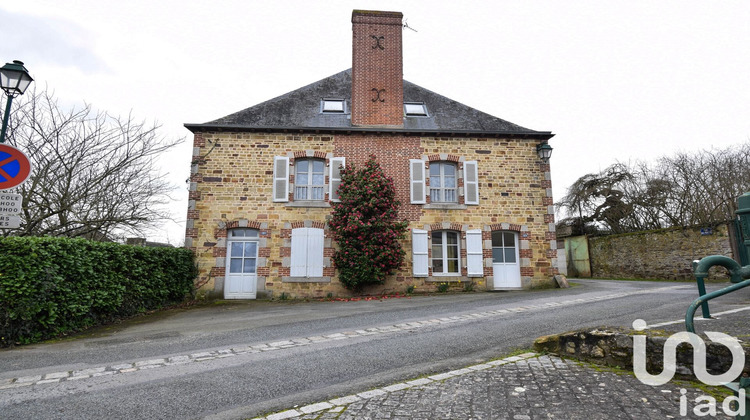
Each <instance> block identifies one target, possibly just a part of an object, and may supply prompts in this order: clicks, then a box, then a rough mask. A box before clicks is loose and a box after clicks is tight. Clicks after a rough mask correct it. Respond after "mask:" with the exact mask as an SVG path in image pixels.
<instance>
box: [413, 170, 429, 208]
mask: <svg viewBox="0 0 750 420" xmlns="http://www.w3.org/2000/svg"><path fill="white" fill-rule="evenodd" d="M409 179H411V188H410V191H411V193H410V195H411V203H412V204H425V203H426V202H427V200H426V199H425V195H426V193H425V170H424V161H423V160H419V159H409Z"/></svg>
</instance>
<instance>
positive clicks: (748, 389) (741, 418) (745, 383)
mask: <svg viewBox="0 0 750 420" xmlns="http://www.w3.org/2000/svg"><path fill="white" fill-rule="evenodd" d="M740 389H744V390H745V412H744V413H740V414H737V416H735V419H737V420H750V407H748V402H750V378H747V377H742V378H740V383H739V384H738V389H737V391H736V392H735V393H734V396H735V397H737V396H739V390H740Z"/></svg>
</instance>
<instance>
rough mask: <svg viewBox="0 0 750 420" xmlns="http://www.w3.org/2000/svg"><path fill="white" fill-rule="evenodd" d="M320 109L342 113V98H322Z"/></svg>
mask: <svg viewBox="0 0 750 420" xmlns="http://www.w3.org/2000/svg"><path fill="white" fill-rule="evenodd" d="M322 111H323V112H332V113H340V114H342V113H344V100H343V99H323V105H322Z"/></svg>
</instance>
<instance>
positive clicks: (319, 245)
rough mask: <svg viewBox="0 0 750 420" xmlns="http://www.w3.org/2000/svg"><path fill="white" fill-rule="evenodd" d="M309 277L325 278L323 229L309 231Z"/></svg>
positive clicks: (309, 229) (310, 229)
mask: <svg viewBox="0 0 750 420" xmlns="http://www.w3.org/2000/svg"><path fill="white" fill-rule="evenodd" d="M307 277H323V229H317V228H308V229H307Z"/></svg>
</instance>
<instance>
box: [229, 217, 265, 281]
mask: <svg viewBox="0 0 750 420" xmlns="http://www.w3.org/2000/svg"><path fill="white" fill-rule="evenodd" d="M227 239H228V243H229V251H228V253H229V256H228V258H229V264H228V265H229V274H255V273H256V270H257V268H258V264H257V262H258V231H257V230H255V229H244V228H239V229H232V230H230V231H229V237H228V238H227Z"/></svg>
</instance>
